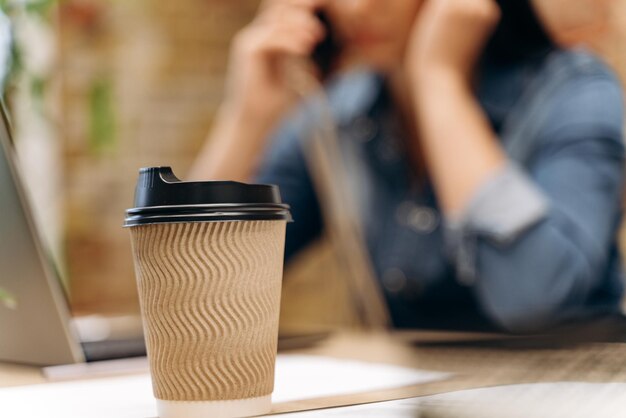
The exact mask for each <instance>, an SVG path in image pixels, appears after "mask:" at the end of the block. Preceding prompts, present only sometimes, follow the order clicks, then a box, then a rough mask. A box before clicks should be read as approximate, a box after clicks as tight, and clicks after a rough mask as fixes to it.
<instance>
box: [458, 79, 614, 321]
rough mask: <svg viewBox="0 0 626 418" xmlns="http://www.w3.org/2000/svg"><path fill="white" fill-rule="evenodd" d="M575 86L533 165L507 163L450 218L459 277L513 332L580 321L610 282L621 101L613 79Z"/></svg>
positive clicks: (545, 133) (556, 113)
mask: <svg viewBox="0 0 626 418" xmlns="http://www.w3.org/2000/svg"><path fill="white" fill-rule="evenodd" d="M568 87H569V88H570V90H569V91H568V90H566V91H565V92H564V93H563V94H564V96H563V97H561V98H560V100H557V102H558V103H560V105H559V106H555V107H554V108H553V109H552V110H551V114H550V117H549V118H548V120H549V121H550V123H549V124H548V125H546V126H545V127H544V128H543V129H542V130H541V138H538V139H539V141H540V144H541V145H540V147H538V151H537V152H536V155H535V156H534V157H533V159H532V161H531V162H530V163H529V164H528V166H527V167H524V168H522V167H520V166H518V165H517V164H516V163H514V162H512V161H511V162H509V163H508V164H506V165H505V166H504V167H503V168H502V169H501V170H499V171H498V172H497V173H495V174H494V176H493V177H492V178H490V179H488V181H487V182H485V183H484V184H483V185H482V186H481V187H480V188H479V190H477V191H476V193H475V195H474V196H473V198H472V199H471V201H470V202H469V204H468V205H467V207H466V208H465V210H464V211H463V212H462V213H461V214H459V215H458V216H456V217H453V218H450V219H448V220H447V234H448V243H449V248H450V251H451V254H452V256H453V258H454V261H455V264H456V267H457V276H458V278H459V280H460V281H462V282H464V283H465V284H467V285H470V286H472V287H473V288H474V290H475V294H476V297H477V299H478V300H479V302H480V305H481V306H482V308H483V310H484V311H485V313H486V314H487V315H488V316H489V317H490V318H492V320H494V322H496V323H498V324H499V325H500V326H502V327H503V328H505V329H508V330H510V331H520V332H523V331H532V330H536V329H540V328H544V327H547V326H551V325H554V324H555V323H557V322H559V321H561V320H564V319H569V318H572V317H576V316H577V315H579V314H580V313H581V311H582V310H583V309H584V306H585V303H586V301H587V300H588V298H589V297H590V295H591V294H592V292H593V291H594V290H597V289H598V286H600V284H601V282H602V280H603V278H604V276H605V273H606V264H607V262H608V257H609V252H610V249H611V245H612V242H613V241H614V239H615V234H616V230H617V227H618V221H619V218H620V207H621V196H622V188H623V168H624V157H623V154H624V147H623V143H622V133H623V132H622V127H623V106H622V99H621V95H620V94H619V91H618V90H616V88H615V84H614V83H613V82H612V81H611V80H608V81H607V80H606V79H604V80H603V79H598V80H594V81H592V82H587V83H586V84H584V85H582V86H581V85H580V84H576V83H573V84H571V85H569V86H568ZM572 88H573V89H574V90H573V91H574V92H575V94H573V95H572V94H571V91H572V90H571V89H572Z"/></svg>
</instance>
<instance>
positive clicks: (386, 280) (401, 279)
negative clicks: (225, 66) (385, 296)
mask: <svg viewBox="0 0 626 418" xmlns="http://www.w3.org/2000/svg"><path fill="white" fill-rule="evenodd" d="M382 282H383V287H384V288H385V289H386V290H387V291H388V292H389V293H399V292H401V291H402V290H403V289H404V288H405V287H406V276H405V274H404V272H403V271H402V270H400V269H399V268H395V267H394V268H390V269H389V270H387V271H385V272H384V273H383V278H382Z"/></svg>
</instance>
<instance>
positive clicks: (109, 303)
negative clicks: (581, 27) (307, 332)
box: [0, 0, 626, 328]
mask: <svg viewBox="0 0 626 418" xmlns="http://www.w3.org/2000/svg"><path fill="white" fill-rule="evenodd" d="M546 1H552V2H553V4H554V7H562V15H563V22H564V24H567V19H568V15H567V13H568V9H567V6H566V3H567V1H563V0H546ZM588 1H589V4H590V5H591V4H593V2H594V1H596V0H588ZM258 3H259V1H257V0H237V1H224V0H179V1H175V2H157V1H148V0H132V1H120V0H66V1H53V0H19V1H10V0H0V7H1V8H2V10H3V11H4V13H5V14H6V16H4V17H3V18H2V19H0V20H1V24H0V43H7V42H9V43H10V44H11V51H12V52H11V56H7V57H0V58H3V60H4V61H7V62H9V66H8V67H7V68H8V70H7V71H6V75H5V76H3V79H4V85H5V92H6V99H7V104H8V107H9V110H10V113H11V115H12V121H13V127H14V132H15V138H14V141H15V147H16V149H17V152H18V156H19V159H20V164H21V168H22V172H23V175H24V177H25V181H26V183H27V184H26V186H27V190H28V193H29V195H30V197H31V201H32V203H33V206H34V210H35V215H36V221H37V223H38V225H39V228H40V230H41V232H42V234H43V237H44V239H45V241H46V243H47V245H48V247H49V248H50V252H51V256H52V257H53V258H54V259H55V261H56V262H57V265H58V266H59V271H60V273H61V276H62V277H63V280H64V284H65V286H66V288H67V290H68V292H69V295H70V299H71V305H72V309H73V311H74V314H77V315H84V314H93V313H100V314H107V315H122V314H129V313H138V310H139V307H138V301H137V296H136V289H135V278H134V271H133V264H132V257H131V252H130V240H129V236H128V233H127V231H125V230H124V229H122V227H121V225H122V220H123V214H124V210H125V209H126V208H128V207H130V206H131V205H132V200H133V191H134V184H135V180H136V175H137V170H138V169H139V168H140V167H143V166H152V165H168V166H172V167H173V169H174V172H175V173H178V175H179V176H184V175H185V173H186V172H187V170H188V168H189V167H190V165H191V162H192V161H193V159H194V157H195V154H196V153H197V151H198V150H199V149H200V146H201V145H202V144H203V142H204V140H205V137H206V134H207V133H208V132H209V129H210V126H211V121H212V119H213V116H214V113H215V111H216V109H217V106H218V104H219V102H220V99H221V96H222V88H223V81H224V73H225V70H226V63H227V57H228V48H229V43H230V40H231V39H232V37H233V35H234V34H235V33H236V32H237V30H239V29H240V28H241V27H242V26H244V25H245V24H246V23H247V22H249V21H250V20H251V19H252V17H253V15H254V14H255V12H256V9H257V7H258ZM7 16H8V18H7ZM610 21H611V27H610V28H604V29H603V30H599V31H598V33H597V36H595V37H594V39H592V40H591V41H590V45H589V47H590V48H593V49H594V50H596V51H597V52H598V53H599V54H600V55H602V56H603V57H604V58H605V59H606V60H607V61H608V62H610V63H611V64H612V65H613V66H614V68H616V70H617V71H618V72H619V73H620V75H621V77H622V80H623V81H626V0H613V6H612V15H611V19H610ZM622 236H623V237H625V239H626V234H622ZM622 241H624V239H623V240H622ZM337 272H338V268H337V266H335V264H334V262H333V257H332V254H331V252H330V251H329V248H328V246H327V245H326V244H325V242H324V240H322V242H320V243H318V244H317V245H315V246H314V247H313V248H311V249H310V250H307V252H306V253H305V254H303V255H302V256H300V257H299V259H298V260H296V262H295V263H293V265H290V266H288V269H287V271H286V281H285V283H286V285H285V288H284V295H283V307H282V310H283V312H282V318H281V326H283V327H285V328H296V327H298V328H301V327H304V326H306V327H313V328H318V327H324V328H326V327H336V326H349V325H351V324H353V323H354V322H355V316H354V313H353V312H351V311H350V308H349V306H350V305H349V304H347V303H342V300H343V298H344V295H345V289H344V288H343V287H342V286H343V283H344V281H342V280H336V275H337V274H338V273H337Z"/></svg>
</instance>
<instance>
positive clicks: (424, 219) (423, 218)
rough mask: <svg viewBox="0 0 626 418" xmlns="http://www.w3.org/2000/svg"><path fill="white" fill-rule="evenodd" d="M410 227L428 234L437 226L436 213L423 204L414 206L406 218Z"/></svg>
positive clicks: (437, 218)
mask: <svg viewBox="0 0 626 418" xmlns="http://www.w3.org/2000/svg"><path fill="white" fill-rule="evenodd" d="M407 221H408V224H409V226H410V227H411V228H413V229H415V230H416V231H418V232H422V233H424V234H430V233H431V232H433V231H434V230H435V228H437V225H438V224H439V217H438V216H437V213H436V212H435V211H434V210H433V209H431V208H429V207H425V206H416V207H414V208H413V209H412V210H411V211H410V212H409V217H408V219H407Z"/></svg>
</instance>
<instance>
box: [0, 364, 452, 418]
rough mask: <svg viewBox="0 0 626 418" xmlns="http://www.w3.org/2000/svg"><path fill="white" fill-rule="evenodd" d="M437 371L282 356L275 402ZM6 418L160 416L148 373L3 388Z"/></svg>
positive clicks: (408, 381)
mask: <svg viewBox="0 0 626 418" xmlns="http://www.w3.org/2000/svg"><path fill="white" fill-rule="evenodd" d="M447 376H448V375H447V374H445V373H439V372H430V371H422V370H414V369H407V368H402V367H395V366H389V365H384V364H375V363H365V362H359V361H351V360H338V359H332V358H327V357H318V356H299V355H279V356H278V358H277V361H276V384H275V388H274V394H273V401H274V402H286V401H292V400H299V399H310V398H317V397H322V396H328V395H342V394H350V393H359V392H366V391H373V390H381V389H388V388H394V387H401V386H406V385H412V384H418V383H425V382H429V381H435V380H441V379H444V378H446V377H447ZM0 417H2V418H5V417H6V418H26V417H28V418H34V417H42V418H43V417H46V418H105V417H106V418H113V417H115V418H148V417H150V418H151V417H156V406H155V403H154V397H153V395H152V387H151V384H150V377H149V375H147V374H141V375H136V376H126V377H114V378H104V379H94V380H82V381H73V382H64V383H50V384H42V385H32V386H21V387H15V388H6V389H0Z"/></svg>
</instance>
